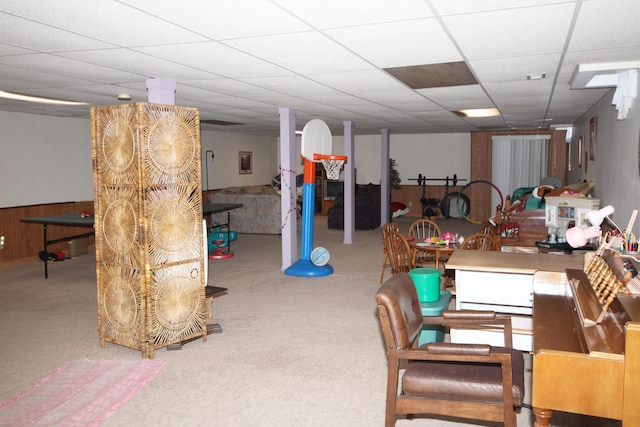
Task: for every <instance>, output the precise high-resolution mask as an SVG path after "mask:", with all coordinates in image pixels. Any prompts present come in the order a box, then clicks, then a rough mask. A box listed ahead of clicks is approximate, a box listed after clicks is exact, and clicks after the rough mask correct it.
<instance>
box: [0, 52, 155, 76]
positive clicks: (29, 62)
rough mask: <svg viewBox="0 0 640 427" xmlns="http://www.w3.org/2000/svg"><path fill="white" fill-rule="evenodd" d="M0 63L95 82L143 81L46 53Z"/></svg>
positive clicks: (112, 70)
mask: <svg viewBox="0 0 640 427" xmlns="http://www.w3.org/2000/svg"><path fill="white" fill-rule="evenodd" d="M0 63H2V64H6V65H11V66H13V67H18V68H24V69H27V70H35V71H42V72H44V73H50V74H58V75H62V76H67V77H74V78H79V79H84V80H91V81H96V82H102V81H111V82H126V81H140V80H141V79H142V80H144V79H145V76H144V75H140V74H133V73H128V72H126V71H121V70H116V69H113V68H110V67H103V66H100V65H94V64H89V63H86V62H79V61H76V60H73V59H70V58H65V57H61V56H57V55H52V54H47V53H40V54H28V55H13V56H6V57H0Z"/></svg>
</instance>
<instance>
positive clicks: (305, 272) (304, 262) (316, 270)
mask: <svg viewBox="0 0 640 427" xmlns="http://www.w3.org/2000/svg"><path fill="white" fill-rule="evenodd" d="M284 274H286V275H289V276H300V277H324V276H329V275H331V274H333V267H332V266H331V265H329V264H327V265H322V266H319V265H315V264H313V263H312V262H311V261H310V260H308V259H302V258H301V259H299V260H298V261H296V262H294V263H293V264H292V265H291V266H290V267H288V268H287V269H286V270H285V271H284Z"/></svg>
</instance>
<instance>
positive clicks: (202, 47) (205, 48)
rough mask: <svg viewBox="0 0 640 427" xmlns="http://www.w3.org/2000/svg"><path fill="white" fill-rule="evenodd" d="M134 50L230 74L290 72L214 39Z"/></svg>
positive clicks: (246, 75) (269, 74) (273, 74)
mask: <svg viewBox="0 0 640 427" xmlns="http://www.w3.org/2000/svg"><path fill="white" fill-rule="evenodd" d="M134 50H136V51H139V52H143V53H146V54H149V55H153V56H155V57H158V58H162V59H166V60H169V61H173V62H177V63H180V64H188V66H190V67H194V68H198V69H200V70H203V71H206V72H209V73H214V74H219V75H220V76H224V77H230V78H243V77H253V76H283V75H289V74H291V72H290V71H287V70H285V69H284V68H282V67H279V66H277V65H274V64H271V63H269V62H266V61H263V60H261V59H259V58H256V57H255V56H252V55H248V54H246V53H243V52H239V51H238V50H236V49H233V48H230V47H228V46H225V45H223V44H221V43H218V42H205V43H186V44H174V45H163V46H148V47H140V48H135V49H134ZM221 58H224V60H221Z"/></svg>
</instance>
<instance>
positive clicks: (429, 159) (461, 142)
mask: <svg viewBox="0 0 640 427" xmlns="http://www.w3.org/2000/svg"><path fill="white" fill-rule="evenodd" d="M381 139H382V136H381V135H358V127H357V124H356V129H355V143H354V151H355V157H356V158H355V163H354V167H355V168H356V182H357V183H358V184H369V183H372V184H380V151H381V150H380V144H381ZM470 141H471V136H470V134H469V133H433V134H411V135H394V134H393V133H391V134H390V135H389V145H390V148H389V153H390V157H391V158H392V159H394V160H395V161H396V165H397V169H398V172H399V174H400V179H401V185H402V184H405V185H417V182H416V181H410V179H416V178H417V177H418V174H419V173H421V174H422V175H424V176H425V177H426V178H446V177H447V176H449V177H450V178H453V174H457V176H458V178H459V179H469V174H470V171H471V159H470V143H471V142H470ZM296 142H297V157H298V158H299V157H300V144H301V140H300V138H297V139H296ZM332 146H333V154H335V155H344V137H343V136H341V135H337V136H333V140H332ZM303 169H304V168H303V166H302V163H299V164H298V173H302V172H303ZM432 184H433V185H443V184H444V182H437V181H436V182H433V183H432ZM461 184H462V185H464V182H463V183H461Z"/></svg>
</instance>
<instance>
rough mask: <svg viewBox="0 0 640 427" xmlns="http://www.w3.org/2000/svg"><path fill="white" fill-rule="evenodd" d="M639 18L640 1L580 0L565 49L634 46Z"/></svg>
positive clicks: (638, 37) (639, 28) (639, 31)
mask: <svg viewBox="0 0 640 427" xmlns="http://www.w3.org/2000/svg"><path fill="white" fill-rule="evenodd" d="M639 18H640V2H638V1H637V0H615V1H610V0H589V1H585V2H582V7H581V9H580V15H579V17H578V19H577V20H576V26H575V29H574V31H573V35H572V37H571V43H570V45H569V50H572V51H573V50H590V49H606V48H609V47H611V46H630V45H637V44H638V43H639V42H640V25H638V19H639ZM636 59H637V58H636Z"/></svg>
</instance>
